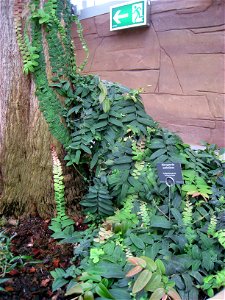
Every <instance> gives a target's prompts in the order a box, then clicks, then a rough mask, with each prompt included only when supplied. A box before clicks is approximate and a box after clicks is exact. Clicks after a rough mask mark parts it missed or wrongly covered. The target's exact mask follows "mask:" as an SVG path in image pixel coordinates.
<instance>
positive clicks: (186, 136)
mask: <svg viewBox="0 0 225 300" xmlns="http://www.w3.org/2000/svg"><path fill="white" fill-rule="evenodd" d="M125 2H126V1H125ZM224 3H225V0H158V1H154V2H152V4H151V12H150V14H151V16H150V18H151V24H150V27H149V28H137V29H126V30H120V31H113V32H110V30H109V28H110V22H109V14H104V15H99V16H96V17H93V18H89V19H86V20H83V21H82V23H83V26H84V34H85V39H86V41H87V44H88V47H89V49H90V59H89V63H88V64H87V66H86V68H85V73H95V74H99V75H100V76H101V78H102V79H106V80H110V81H115V82H120V83H122V84H124V85H126V86H129V87H131V88H135V89H136V88H140V87H142V88H143V89H144V92H143V94H142V97H143V101H144V104H145V108H146V111H147V112H148V113H149V115H151V116H152V117H153V118H154V119H155V120H157V121H159V122H160V124H161V125H162V126H164V127H167V128H170V129H171V130H173V131H174V132H177V133H178V134H179V135H180V136H181V137H182V138H183V140H184V141H185V142H187V143H191V144H198V145H200V144H201V141H207V142H209V143H216V144H218V145H219V146H225V133H224V128H225V126H224V125H225V123H224V121H225V105H224V104H225V97H224V96H225V88H224V84H225V81H224V31H225V17H224V7H225V6H224ZM73 37H74V40H75V45H76V47H77V59H78V62H79V63H81V62H82V59H83V58H84V52H83V51H82V48H81V45H80V43H79V41H78V38H77V35H76V32H75V29H74V30H73Z"/></svg>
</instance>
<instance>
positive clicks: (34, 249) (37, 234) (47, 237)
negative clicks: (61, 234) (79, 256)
mask: <svg viewBox="0 0 225 300" xmlns="http://www.w3.org/2000/svg"><path fill="white" fill-rule="evenodd" d="M49 222H50V221H45V220H43V219H41V218H40V217H38V216H36V217H30V218H24V219H22V220H20V221H19V224H18V225H16V226H15V225H10V224H8V225H6V226H5V228H4V229H5V230H6V234H7V235H8V236H13V235H15V237H14V238H13V239H12V241H11V251H12V253H13V254H14V255H15V256H18V255H26V256H31V257H32V262H31V263H29V262H26V263H25V265H23V266H19V267H17V268H15V269H14V270H12V271H11V272H10V273H9V274H7V275H6V277H7V278H10V279H9V281H7V282H6V283H4V284H3V285H2V287H4V288H5V289H6V290H7V293H6V292H0V299H1V300H9V299H10V300H39V299H42V300H45V299H46V300H49V299H52V300H61V299H65V297H63V291H62V290H61V291H59V292H55V293H52V290H51V286H52V281H53V279H52V277H51V275H50V271H52V270H54V269H55V268H64V269H66V268H68V267H69V266H70V265H71V258H72V257H73V245H71V244H69V245H68V244H62V245H60V244H59V243H58V242H57V241H55V240H54V239H53V238H51V234H52V232H51V231H50V230H49V229H48V226H49ZM78 229H80V228H78ZM33 262H34V263H33Z"/></svg>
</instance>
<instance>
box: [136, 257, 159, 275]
mask: <svg viewBox="0 0 225 300" xmlns="http://www.w3.org/2000/svg"><path fill="white" fill-rule="evenodd" d="M140 258H142V259H144V261H145V262H146V268H147V269H148V270H149V271H152V272H154V271H155V270H156V269H157V265H156V263H155V262H154V260H153V259H151V258H150V257H147V256H141V257H140Z"/></svg>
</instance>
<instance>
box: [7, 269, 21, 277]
mask: <svg viewBox="0 0 225 300" xmlns="http://www.w3.org/2000/svg"><path fill="white" fill-rule="evenodd" d="M9 274H10V275H11V276H15V275H18V274H19V271H18V270H11V271H10V272H9Z"/></svg>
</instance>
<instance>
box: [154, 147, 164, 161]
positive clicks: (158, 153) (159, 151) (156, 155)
mask: <svg viewBox="0 0 225 300" xmlns="http://www.w3.org/2000/svg"><path fill="white" fill-rule="evenodd" d="M166 152H167V150H166V148H164V149H159V150H157V151H155V152H154V153H153V154H152V155H151V156H150V159H151V160H155V159H156V158H158V157H159V156H162V155H163V154H165V153H166Z"/></svg>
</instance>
